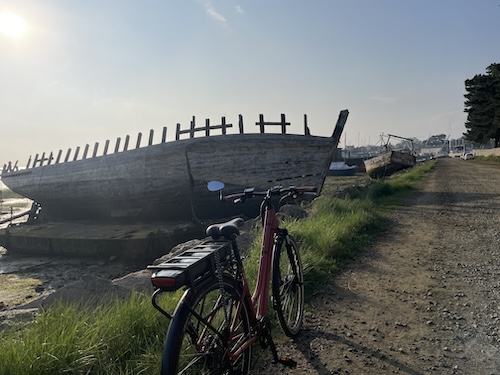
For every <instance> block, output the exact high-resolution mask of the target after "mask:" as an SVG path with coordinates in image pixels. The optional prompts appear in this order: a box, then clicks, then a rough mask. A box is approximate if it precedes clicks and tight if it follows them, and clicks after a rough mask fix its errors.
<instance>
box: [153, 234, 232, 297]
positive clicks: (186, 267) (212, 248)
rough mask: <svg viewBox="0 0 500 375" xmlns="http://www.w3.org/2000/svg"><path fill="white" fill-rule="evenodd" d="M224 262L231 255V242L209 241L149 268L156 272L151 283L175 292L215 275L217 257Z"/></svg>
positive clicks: (164, 289) (156, 286)
mask: <svg viewBox="0 0 500 375" xmlns="http://www.w3.org/2000/svg"><path fill="white" fill-rule="evenodd" d="M215 252H218V254H219V259H220V260H221V261H222V260H223V259H225V258H226V257H228V256H229V255H230V254H231V241H214V240H207V241H204V242H202V243H201V244H199V245H196V246H194V247H192V248H191V249H189V250H185V251H183V252H182V253H180V254H178V255H176V256H175V257H173V258H171V259H168V260H166V261H165V262H162V263H160V264H157V265H151V266H148V267H147V268H148V269H150V270H154V271H155V272H154V273H153V274H152V275H151V282H152V284H153V286H154V287H155V288H158V289H161V290H163V291H167V292H173V291H175V290H177V289H179V288H180V287H182V286H184V285H186V286H193V285H194V282H195V281H196V280H197V279H198V278H199V277H201V276H203V275H205V274H207V273H208V272H211V273H212V274H215V270H216V269H217V266H216V256H215V254H214V253H215Z"/></svg>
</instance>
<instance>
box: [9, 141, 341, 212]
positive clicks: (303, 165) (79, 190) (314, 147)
mask: <svg viewBox="0 0 500 375" xmlns="http://www.w3.org/2000/svg"><path fill="white" fill-rule="evenodd" d="M336 145H337V144H336V143H335V142H334V141H333V139H332V137H317V136H310V135H305V136H302V135H292V134H226V135H217V136H210V137H202V138H192V139H185V140H177V141H175V142H166V143H160V144H157V145H151V146H148V147H143V148H138V149H135V150H129V151H124V152H119V153H115V154H110V155H105V156H99V157H94V158H89V159H84V160H77V161H72V162H67V163H62V164H53V165H46V166H42V167H36V168H30V169H26V170H21V171H15V172H10V173H6V174H5V173H4V174H2V182H3V183H4V184H5V185H7V186H8V187H9V188H10V189H11V190H13V191H14V192H16V193H18V194H20V195H22V196H25V197H28V198H30V199H32V200H33V201H35V202H37V203H39V204H41V206H42V213H43V215H44V217H46V218H48V219H51V220H52V219H57V220H61V219H62V220H74V219H76V220H80V219H93V220H95V219H135V220H140V221H144V220H171V219H189V218H192V217H193V215H194V216H195V217H197V218H211V217H212V218H213V217H225V216H227V215H231V214H237V213H239V211H241V207H236V206H243V205H232V204H228V203H223V202H220V201H219V200H218V194H217V193H210V192H208V190H207V188H206V184H207V182H208V181H211V180H220V181H223V182H224V183H225V184H226V189H225V190H226V191H228V192H231V191H235V190H241V189H243V188H246V187H255V188H256V189H267V188H269V187H270V186H273V185H297V186H298V185H312V186H316V188H317V189H318V191H320V190H321V187H322V185H323V182H324V179H325V177H326V175H327V172H328V166H329V165H330V160H331V157H332V155H333V152H334V150H335V148H336ZM254 210H255V207H254ZM255 214H257V212H255Z"/></svg>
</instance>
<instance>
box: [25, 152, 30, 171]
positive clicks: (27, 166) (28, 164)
mask: <svg viewBox="0 0 500 375" xmlns="http://www.w3.org/2000/svg"><path fill="white" fill-rule="evenodd" d="M30 164H31V155H30V157H29V159H28V163H26V169H29V167H30Z"/></svg>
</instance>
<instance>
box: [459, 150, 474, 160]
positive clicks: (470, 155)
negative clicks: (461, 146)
mask: <svg viewBox="0 0 500 375" xmlns="http://www.w3.org/2000/svg"><path fill="white" fill-rule="evenodd" d="M460 158H461V159H462V160H470V159H474V154H473V153H471V152H466V153H464V154H462V156H460Z"/></svg>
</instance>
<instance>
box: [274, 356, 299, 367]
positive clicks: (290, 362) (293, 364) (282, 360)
mask: <svg viewBox="0 0 500 375" xmlns="http://www.w3.org/2000/svg"><path fill="white" fill-rule="evenodd" d="M278 362H279V363H281V364H282V365H283V366H286V367H290V368H295V367H297V362H295V361H294V360H293V359H291V358H287V357H281V358H280V359H278Z"/></svg>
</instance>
